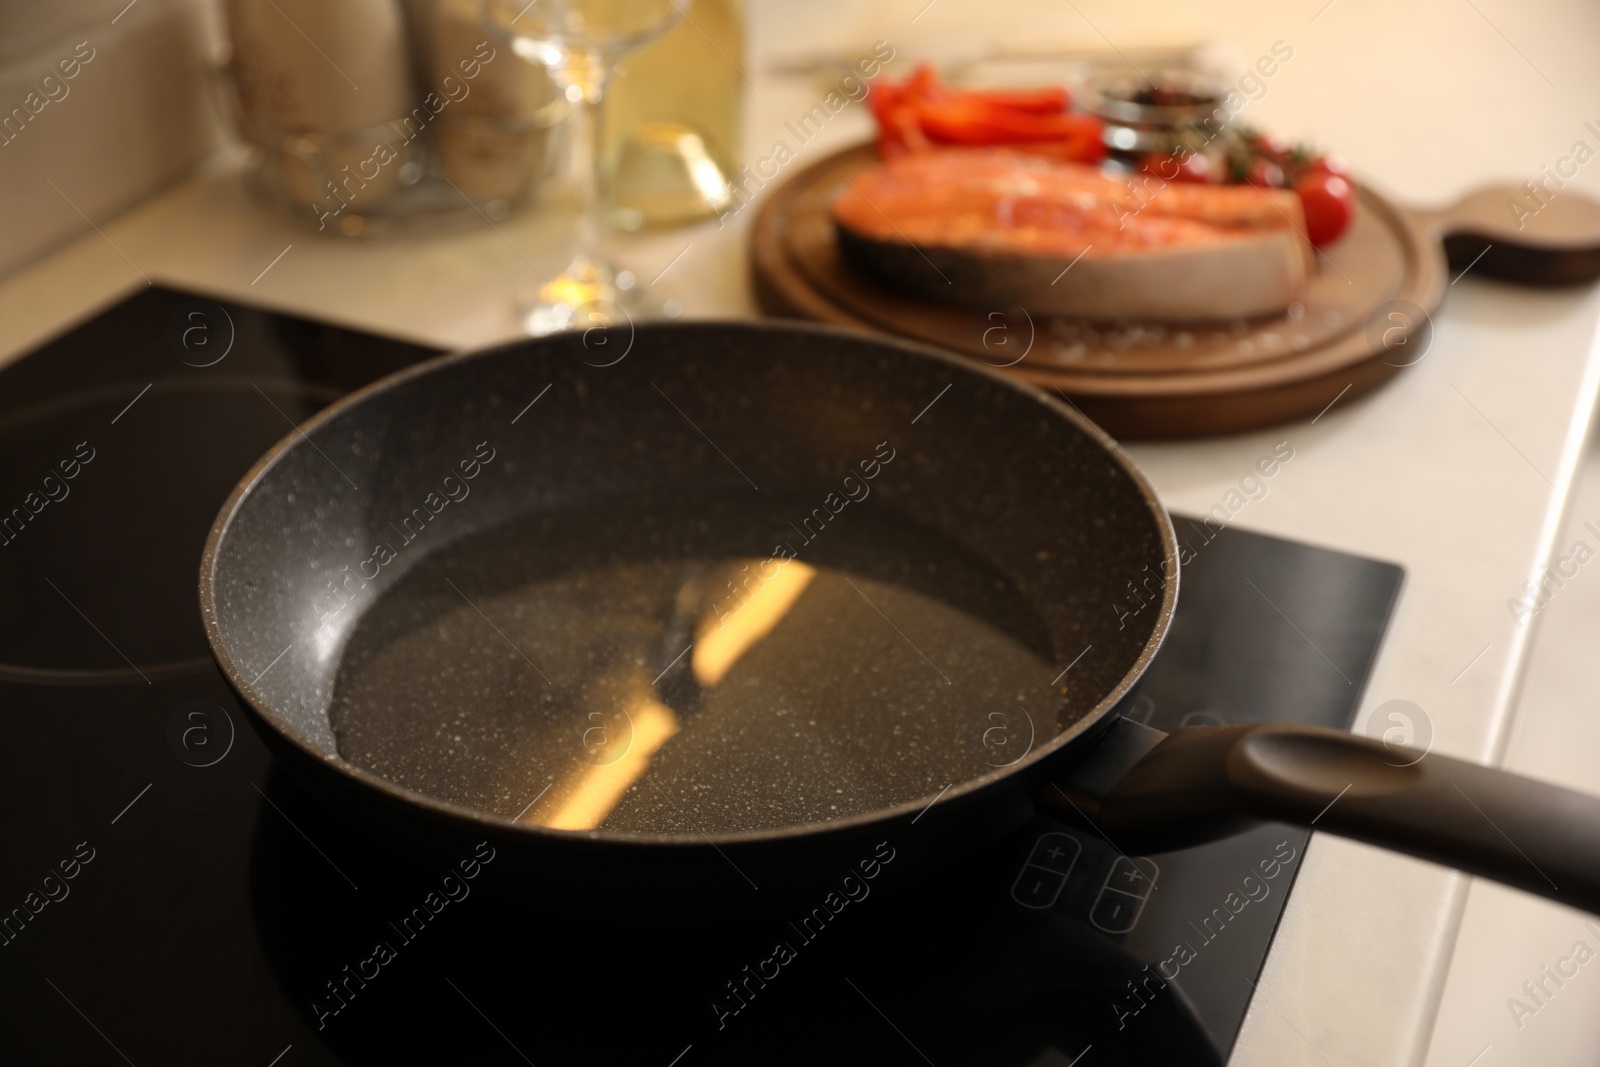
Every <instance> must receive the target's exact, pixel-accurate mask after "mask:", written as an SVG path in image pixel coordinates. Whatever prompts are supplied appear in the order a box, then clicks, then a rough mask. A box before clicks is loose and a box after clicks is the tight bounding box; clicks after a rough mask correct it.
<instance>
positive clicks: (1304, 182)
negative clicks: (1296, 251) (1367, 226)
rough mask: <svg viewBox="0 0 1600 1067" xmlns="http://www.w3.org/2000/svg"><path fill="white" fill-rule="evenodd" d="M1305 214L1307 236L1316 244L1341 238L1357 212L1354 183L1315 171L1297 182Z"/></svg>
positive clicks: (1335, 175) (1338, 176) (1296, 186)
mask: <svg viewBox="0 0 1600 1067" xmlns="http://www.w3.org/2000/svg"><path fill="white" fill-rule="evenodd" d="M1294 191H1295V192H1296V193H1297V194H1299V196H1300V206H1301V208H1302V209H1303V210H1304V211H1305V214H1306V236H1307V237H1308V238H1310V240H1311V243H1312V244H1313V245H1316V246H1317V247H1319V248H1320V247H1321V246H1323V245H1325V244H1329V243H1331V242H1333V241H1335V240H1337V239H1338V238H1339V236H1340V235H1341V234H1343V233H1344V231H1345V229H1346V228H1347V227H1348V226H1349V225H1350V220H1351V219H1352V218H1353V217H1354V216H1355V211H1356V191H1355V187H1354V186H1353V185H1351V184H1350V183H1349V182H1348V181H1346V180H1345V179H1344V178H1343V177H1341V176H1340V175H1337V174H1331V173H1329V172H1327V171H1312V172H1310V173H1308V174H1307V175H1306V176H1305V177H1303V178H1301V179H1300V180H1299V181H1298V182H1296V183H1295V186H1294Z"/></svg>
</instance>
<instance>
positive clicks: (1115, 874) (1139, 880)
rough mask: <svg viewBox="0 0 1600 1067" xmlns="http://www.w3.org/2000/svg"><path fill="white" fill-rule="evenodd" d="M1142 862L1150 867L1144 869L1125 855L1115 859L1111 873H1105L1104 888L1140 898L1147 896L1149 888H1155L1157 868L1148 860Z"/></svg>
mask: <svg viewBox="0 0 1600 1067" xmlns="http://www.w3.org/2000/svg"><path fill="white" fill-rule="evenodd" d="M1144 864H1145V866H1148V867H1149V868H1150V869H1149V870H1145V869H1144V866H1140V865H1139V864H1138V863H1136V862H1135V861H1134V860H1131V859H1129V858H1128V857H1126V856H1124V857H1122V858H1121V859H1119V860H1117V862H1116V863H1113V864H1112V865H1111V873H1110V874H1108V875H1106V888H1108V889H1120V890H1122V891H1123V892H1124V893H1132V894H1133V895H1134V896H1136V897H1138V898H1139V899H1141V900H1143V899H1144V898H1145V897H1148V896H1149V895H1150V890H1152V889H1154V888H1155V881H1156V876H1155V872H1156V871H1157V870H1158V868H1157V867H1156V865H1155V864H1154V863H1152V862H1151V861H1149V860H1145V861H1144Z"/></svg>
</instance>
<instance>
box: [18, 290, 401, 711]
mask: <svg viewBox="0 0 1600 1067" xmlns="http://www.w3.org/2000/svg"><path fill="white" fill-rule="evenodd" d="M360 336H361V335H357V334H354V333H353V332H351V331H345V330H337V329H335V328H333V327H326V326H319V325H317V324H314V323H306V322H301V321H300V320H295V319H291V318H287V317H283V316H273V315H270V314H267V313H264V312H261V311H256V310H253V309H245V308H238V307H234V308H233V309H232V310H229V309H226V308H223V307H222V306H221V305H219V304H216V303H215V302H211V301H205V300H197V299H195V298H193V297H189V296H187V295H185V294H181V293H174V292H170V291H167V290H162V289H150V290H146V291H144V292H142V293H140V294H139V295H137V296H135V297H133V298H131V299H130V300H129V301H128V302H126V303H124V304H122V305H120V306H119V307H117V308H116V309H114V310H113V311H111V312H108V313H106V315H104V316H102V317H101V318H98V319H96V320H94V321H92V322H90V323H87V324H85V325H83V326H80V327H79V328H77V329H76V330H74V331H72V332H70V333H68V334H67V335H66V336H64V337H62V338H61V339H59V340H57V341H54V342H52V343H50V344H48V345H46V346H45V347H44V348H43V349H42V350H41V351H39V352H37V353H34V354H33V355H31V356H29V357H28V358H26V359H24V360H23V361H21V362H20V363H18V364H16V365H14V366H12V367H9V368H7V369H6V370H5V371H4V373H3V377H0V381H3V382H4V386H3V387H0V395H3V396H4V401H3V402H0V674H9V675H11V676H15V677H23V678H33V679H36V680H54V681H94V680H99V681H109V680H139V681H148V680H149V678H150V677H151V676H152V675H153V674H165V673H172V672H174V671H178V672H182V671H185V670H190V671H192V670H197V669H199V670H204V669H207V665H208V663H209V652H208V650H207V648H206V643H205V637H204V635H203V633H202V632H201V628H200V619H199V614H198V612H197V611H196V610H195V607H194V600H195V592H194V586H195V581H196V576H197V574H198V573H199V564H200V554H201V551H202V549H203V547H204V544H205V538H206V534H207V533H208V532H209V530H210V528H211V523H212V521H213V520H214V519H215V518H216V514H217V511H218V510H219V509H220V508H221V506H222V503H223V501H224V499H226V497H227V495H228V493H229V492H230V491H232V489H233V487H234V485H235V483H237V482H238V480H239V478H240V477H241V476H242V475H243V474H244V473H245V472H246V471H247V470H249V468H250V466H251V464H253V463H254V462H255V460H256V459H257V458H258V457H259V456H260V455H261V454H262V453H264V452H265V451H267V449H269V448H270V447H272V445H273V444H274V443H275V442H276V441H277V440H279V439H280V438H282V437H284V436H285V435H286V434H289V433H292V432H293V430H294V426H295V424H296V423H298V422H300V421H301V420H303V419H305V418H306V417H307V416H309V415H311V414H312V413H313V412H315V411H317V410H318V409H319V408H321V407H323V406H324V405H326V404H328V403H330V402H331V401H333V400H334V399H336V398H337V397H339V396H340V395H342V394H343V393H344V392H346V391H348V390H349V388H351V387H352V386H353V385H356V384H360V383H361V382H363V381H366V380H370V379H371V378H375V377H378V376H379V375H381V374H384V373H387V372H388V371H390V370H392V369H395V368H396V367H398V366H401V365H404V364H405V363H407V362H414V361H416V360H417V359H420V358H423V357H425V356H427V355H430V354H432V353H431V352H430V351H429V350H427V349H423V348H420V347H416V346H411V345H404V344H401V343H399V342H393V341H384V340H380V339H376V338H369V339H366V345H367V347H368V348H369V349H370V352H369V353H368V354H367V355H366V356H365V357H364V358H363V357H361V356H358V355H357V354H356V353H357V352H358V351H359V347H358V346H356V345H355V344H353V340H354V339H355V338H359V337H360ZM51 384H53V386H54V391H53V392H47V389H48V388H49V386H50V385H51Z"/></svg>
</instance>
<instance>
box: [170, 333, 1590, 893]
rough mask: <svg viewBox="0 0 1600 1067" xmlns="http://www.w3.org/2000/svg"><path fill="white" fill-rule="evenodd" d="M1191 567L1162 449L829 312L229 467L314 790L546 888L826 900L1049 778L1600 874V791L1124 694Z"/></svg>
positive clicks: (260, 643)
mask: <svg viewBox="0 0 1600 1067" xmlns="http://www.w3.org/2000/svg"><path fill="white" fill-rule="evenodd" d="M741 559H742V560H744V564H743V565H742V566H739V561H740V560H741ZM752 563H753V567H752ZM608 568H609V569H608ZM1177 574H1178V557H1177V545H1176V542H1175V539H1174V536H1173V533H1172V528H1171V525H1170V522H1169V520H1168V518H1167V516H1166V513H1165V511H1164V510H1163V509H1162V507H1161V505H1160V503H1159V502H1158V501H1157V499H1156V497H1155V495H1154V493H1153V492H1152V490H1151V488H1150V486H1149V484H1148V483H1147V482H1146V481H1145V479H1144V478H1143V477H1142V476H1141V475H1140V473H1139V472H1138V471H1137V470H1136V469H1135V468H1134V467H1133V466H1132V465H1131V463H1130V462H1129V461H1128V459H1127V457H1126V456H1125V454H1124V453H1123V452H1122V451H1121V450H1120V449H1118V448H1117V447H1116V446H1115V444H1114V443H1113V442H1112V441H1111V440H1110V439H1109V438H1108V437H1107V436H1106V435H1105V434H1104V433H1103V432H1101V431H1100V430H1099V429H1098V428H1097V427H1095V426H1094V425H1093V424H1091V423H1089V422H1088V421H1087V420H1086V419H1084V418H1082V417H1081V416H1079V415H1078V414H1077V413H1076V412H1075V411H1073V410H1072V409H1070V408H1068V407H1067V406H1065V405H1063V404H1061V403H1059V402H1057V401H1055V400H1053V399H1051V398H1050V397H1048V396H1046V395H1044V394H1042V393H1040V392H1038V391H1036V390H1034V389H1032V388H1030V387H1027V386H1024V385H1020V384H1018V383H1015V382H1012V381H1010V380H1008V379H1005V378H1003V377H1001V376H999V375H997V374H994V373H990V372H987V371H985V370H983V369H981V368H978V367H975V366H972V365H970V364H969V363H967V362H964V361H958V360H955V359H953V358H951V357H948V356H945V355H942V354H940V353H938V352H936V351H932V350H929V349H925V348H920V347H918V346H915V345H912V344H908V343H902V342H891V341H885V340H880V339H874V338H868V337H865V336H861V335H856V334H850V333H845V332H839V331H834V330H830V329H825V328H819V327H803V326H798V325H789V324H784V325H778V324H771V323H703V324H662V325H649V326H638V327H633V326H631V325H630V326H626V327H617V328H612V329H605V330H591V331H589V332H587V333H583V334H577V333H574V334H570V335H558V336H555V337H550V338H544V339H539V340H531V341H522V342H518V343H516V344H512V345H508V346H505V347H500V348H494V349H489V350H486V351H480V352H474V353H467V354H460V355H453V356H447V357H444V358H441V359H438V360H435V361H432V362H429V363H426V364H422V365H419V366H417V367H414V368H411V369H408V370H405V371H402V372H400V373H398V374H395V375H393V376H391V377H389V378H386V379H383V380H382V381H379V382H377V383H375V384H373V385H371V386H369V387H367V388H366V389H363V390H361V391H359V392H357V393H355V394H352V395H351V396H349V397H347V398H345V399H344V400H343V401H341V402H339V403H337V404H335V405H333V406H332V407H330V408H328V409H327V410H325V411H323V412H322V413H320V414H319V415H317V416H316V417H314V418H312V419H311V420H309V421H308V422H306V423H305V424H304V425H302V426H301V427H300V428H298V429H297V430H296V431H295V432H294V433H293V434H291V435H290V436H288V437H286V438H285V439H284V440H283V441H282V442H280V443H279V444H278V445H277V446H276V447H275V448H274V449H273V450H272V451H271V452H270V453H268V454H267V455H266V456H265V457H264V458H263V459H262V460H261V461H260V462H258V463H257V464H256V466H255V467H254V468H253V469H252V470H251V471H250V472H249V473H248V474H247V475H246V476H245V477H244V479H243V480H242V481H241V482H240V484H239V485H238V487H237V488H236V489H235V490H234V492H233V494H232V496H231V497H230V498H229V499H228V501H227V503H226V504H225V505H224V507H223V509H222V512H221V514H220V515H219V516H218V518H217V520H216V523H215V525H214V526H213V528H212V531H211V535H210V538H209V540H208V542H207V545H206V550H205V554H204V558H203V560H202V564H201V575H200V603H201V610H202V615H203V618H204V623H205V628H206V634H207V638H208V640H209V641H210V645H211V648H212V651H213V653H214V654H215V657H216V660H217V662H218V664H219V665H220V667H221V669H222V671H223V673H224V674H225V675H226V677H227V679H228V682H229V684H230V685H231V686H232V687H233V689H234V690H235V691H236V693H237V694H238V696H239V698H240V700H241V702H242V703H243V705H244V706H245V707H246V708H247V709H248V712H249V715H250V717H251V720H252V722H253V724H254V725H255V727H256V728H257V729H258V731H259V732H260V734H261V736H262V737H263V738H264V739H265V741H266V742H267V744H268V746H269V747H270V748H271V749H272V751H273V752H274V754H275V755H276V756H277V758H278V759H279V760H280V761H281V762H282V763H283V764H284V765H285V766H286V767H287V768H288V769H289V770H290V771H291V772H292V773H293V774H294V775H295V776H296V777H298V778H299V779H300V781H301V782H302V784H303V785H305V786H306V787H307V788H308V789H309V790H310V791H311V792H312V793H313V794H314V795H315V796H316V797H318V798H319V799H320V800H321V801H322V803H324V804H325V805H326V806H327V807H328V808H330V809H331V810H333V811H334V812H335V813H337V814H339V815H340V816H342V817H343V818H345V819H346V820H347V821H348V822H350V823H352V824H353V825H355V826H357V827H358V828H360V829H361V830H363V831H364V832H366V833H369V834H371V835H373V836H374V837H376V838H378V839H380V840H381V841H383V842H384V843H386V844H387V845H388V846H389V847H391V848H393V849H396V850H399V851H400V852H402V853H404V854H407V855H409V856H412V857H415V858H418V859H422V860H427V861H431V862H438V863H441V864H449V863H454V862H456V861H458V860H459V859H460V858H461V857H464V856H470V855H472V854H473V853H474V850H475V849H477V850H482V849H490V850H492V853H493V855H494V856H495V861H494V870H495V881H496V883H497V884H499V885H500V886H501V887H502V888H511V889H513V890H514V891H515V892H516V893H518V894H519V895H522V896H523V897H524V898H525V899H528V900H530V901H540V902H548V903H554V904H563V905H569V906H573V907H583V908H587V907H598V908H605V909H612V908H617V907H625V908H626V909H627V910H628V911H629V912H630V913H634V914H638V913H648V912H653V911H654V912H660V911H669V912H680V913H681V912H684V911H686V910H691V909H692V910H695V911H704V910H709V909H715V910H739V911H751V910H754V911H761V910H767V909H770V908H775V907H779V906H788V905H789V904H790V903H792V902H794V901H797V900H803V901H806V902H808V903H815V902H816V900H818V899H820V894H824V893H827V892H829V891H833V890H836V889H838V888H839V886H840V885H841V884H843V885H845V886H848V885H849V883H848V882H841V879H845V878H856V879H857V880H859V878H860V877H861V876H863V875H864V874H865V872H868V871H873V872H874V873H875V872H876V870H878V869H880V865H881V864H883V863H886V862H895V863H897V864H898V866H899V868H900V869H902V870H903V869H907V868H916V867H926V868H932V867H936V866H938V865H940V864H945V863H949V862H950V861H951V860H952V859H954V858H955V857H958V856H960V855H961V854H962V853H963V852H964V851H965V850H968V849H971V848H973V847H975V846H977V845H979V844H981V843H983V842H985V841H987V840H991V839H995V838H998V837H1000V836H1003V835H1005V834H1007V833H1008V832H1010V831H1011V830H1013V829H1015V828H1016V827H1018V826H1020V825H1021V824H1022V823H1023V822H1024V821H1026V820H1027V819H1028V818H1029V817H1031V815H1032V814H1033V812H1035V811H1036V810H1038V809H1043V810H1046V811H1048V812H1050V813H1051V814H1054V815H1057V816H1059V817H1062V818H1065V819H1068V820H1070V821H1072V822H1074V823H1077V824H1080V825H1084V826H1087V827H1089V828H1092V830H1093V831H1094V832H1097V833H1099V834H1101V835H1102V836H1104V837H1105V838H1106V839H1107V840H1108V841H1109V842H1111V843H1112V845H1113V847H1115V848H1116V849H1118V850H1120V851H1122V852H1123V853H1125V854H1137V853H1149V852H1158V851H1163V850H1168V849H1172V848H1178V847H1183V846H1187V845H1193V844H1199V843H1202V842H1204V841H1206V840H1209V839H1213V838H1215V837H1218V836H1221V835H1226V834H1229V833H1233V832H1237V831H1239V830H1242V829H1244V828H1246V827H1249V826H1251V825H1254V824H1256V823H1258V822H1260V821H1264V820H1281V821H1285V822H1291V823H1297V824H1300V825H1305V826H1314V827H1315V828H1316V829H1319V830H1326V831H1328V832H1331V833H1336V834H1341V835H1345V836H1348V837H1353V838H1356V839H1358V840H1362V841H1366V842H1370V843H1373V844H1376V845H1380V846H1383V847H1387V848H1392V849H1396V850H1398V851H1402V852H1406V853H1410V854H1412V855H1415V856H1419V857H1422V858H1425V859H1429V860H1433V861H1435V862H1439V863H1444V864H1448V865H1451V866H1455V867H1457V868H1459V869H1461V870H1464V871H1468V872H1471V873H1474V874H1478V875H1482V876H1485V877H1488V878H1492V879H1495V880H1497V881H1501V882H1504V883H1506V884H1509V885H1512V886H1516V887H1518V888H1521V889H1524V890H1527V891H1529V892H1533V893H1537V894H1540V895H1543V896H1546V897H1549V898H1551V899H1554V900H1558V901H1561V902H1563V903H1567V904H1571V905H1575V906H1578V907H1581V908H1586V909H1588V910H1591V911H1600V800H1597V799H1596V798H1593V797H1589V796H1585V795H1581V794H1577V793H1572V792H1568V791H1565V790H1561V789H1557V788H1554V787H1552V786H1549V785H1545V784H1542V783H1539V782H1536V781H1532V780H1529V779H1525V778H1520V777H1516V776H1513V775H1510V774H1506V773H1502V772H1500V771H1496V770H1491V769H1488V768H1485V767H1480V766H1476V765H1473V764H1470V763H1465V762H1462V761H1459V760H1454V759H1449V758H1446V757H1443V756H1439V755H1433V754H1430V755H1426V756H1423V755H1422V754H1421V753H1414V754H1413V755H1412V756H1411V757H1405V758H1397V756H1396V754H1395V752H1394V750H1392V749H1387V748H1385V747H1384V746H1383V745H1381V744H1378V743H1375V742H1371V741H1368V740H1365V739H1361V738H1357V737H1353V736H1350V735H1346V734H1342V733H1339V732H1335V731H1329V730H1325V729H1319V728H1313V727H1308V726H1296V725H1258V726H1244V727H1205V726H1196V727H1186V728H1183V729H1180V730H1177V731H1175V732H1174V733H1172V734H1170V735H1165V734H1162V733H1160V732H1158V731H1155V730H1152V729H1149V728H1147V727H1144V726H1141V725H1139V724H1137V723H1135V722H1133V721H1131V720H1129V719H1127V718H1124V717H1123V716H1122V715H1120V714H1119V712H1120V710H1121V709H1123V708H1124V707H1125V706H1127V705H1128V703H1129V702H1130V701H1131V699H1132V698H1133V695H1134V691H1135V687H1136V685H1137V683H1138V681H1139V678H1140V676H1141V674H1142V673H1143V671H1144V670H1145V668H1146V667H1147V666H1148V664H1149V663H1150V661H1151V659H1152V658H1153V657H1154V655H1155V654H1156V652H1157V650H1158V649H1159V648H1160V645H1161V642H1162V638H1163V636H1164V635H1165V633H1166V631H1167V627H1168V624H1169V622H1170V620H1171V617H1172V612H1173V607H1174V604H1175V602H1176V597H1177V585H1178V581H1177ZM597 575H598V576H599V577H596V576H597ZM797 576H798V577H803V578H805V579H806V581H807V582H808V583H809V584H804V583H801V584H802V585H803V586H804V587H803V588H801V589H800V590H799V591H798V592H796V590H795V588H794V586H795V585H796V584H797V581H798V578H797ZM780 586H781V587H783V589H787V592H784V591H783V590H782V589H780V590H779V591H778V592H777V593H774V592H773V591H772V590H773V589H774V588H777V587H780ZM674 589H676V590H677V592H676V593H673V592H672V590H674ZM663 590H665V593H664V592H663ZM708 590H710V591H711V592H710V593H708V592H707V591H708ZM858 594H859V598H857V595H858ZM774 598H776V599H774ZM756 615H760V616H762V617H763V618H764V619H765V622H761V620H760V619H758V620H757V623H752V624H751V625H752V626H754V630H753V631H751V632H753V633H754V636H751V632H747V633H745V635H744V637H743V638H742V643H740V641H735V642H734V644H735V645H736V646H737V647H736V648H735V649H734V651H733V652H732V653H731V660H730V658H729V654H727V650H726V648H724V655H723V660H722V663H721V666H720V667H717V666H716V665H715V664H713V665H712V669H709V670H706V669H703V668H705V666H706V664H705V662H703V661H704V660H705V659H706V656H704V655H703V654H702V653H703V652H704V651H705V650H707V649H710V648H712V647H713V646H715V645H717V643H718V641H719V640H720V641H722V642H723V644H724V645H725V646H726V645H727V631H728V630H729V629H730V627H731V629H732V630H733V631H738V629H739V626H740V625H743V624H742V623H740V622H739V620H740V619H744V620H745V622H749V618H750V617H751V616H756ZM730 620H732V621H731V622H730ZM774 620H776V621H774ZM758 624H759V625H758ZM763 627H764V628H763ZM748 629H749V627H747V630H748ZM618 635H622V636H620V637H619V636H618ZM730 662H731V666H730V665H729V664H730ZM719 671H720V673H719ZM619 679H620V681H619ZM785 716H788V717H787V718H786V717H785ZM802 720H803V721H802ZM827 787H832V789H831V792H830V791H829V789H828V788H827ZM575 812H576V814H575ZM913 836H914V838H915V840H916V841H917V842H918V846H917V847H916V848H915V849H912V848H907V847H905V845H904V843H905V842H906V841H907V840H908V838H910V837H913ZM479 842H482V843H483V844H478V843H479ZM896 842H899V843H900V844H901V847H900V848H898V849H897V848H896ZM480 854H481V851H480ZM886 857H888V858H887V859H886Z"/></svg>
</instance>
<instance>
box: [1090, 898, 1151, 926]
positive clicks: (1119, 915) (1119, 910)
mask: <svg viewBox="0 0 1600 1067" xmlns="http://www.w3.org/2000/svg"><path fill="white" fill-rule="evenodd" d="M1143 909H1144V899H1143V898H1142V897H1136V896H1134V895H1133V894H1132V893H1124V892H1123V891H1122V890H1120V889H1102V890H1101V891H1100V896H1099V897H1097V898H1096V899H1095V902H1094V909H1093V910H1092V911H1090V912H1089V921H1090V922H1092V923H1094V924H1095V925H1096V926H1098V927H1099V928H1100V929H1102V930H1104V931H1105V932H1106V933H1108V934H1125V933H1127V932H1128V931H1129V930H1132V929H1133V927H1134V924H1136V923H1137V922H1138V921H1139V912H1140V911H1142V910H1143Z"/></svg>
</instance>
